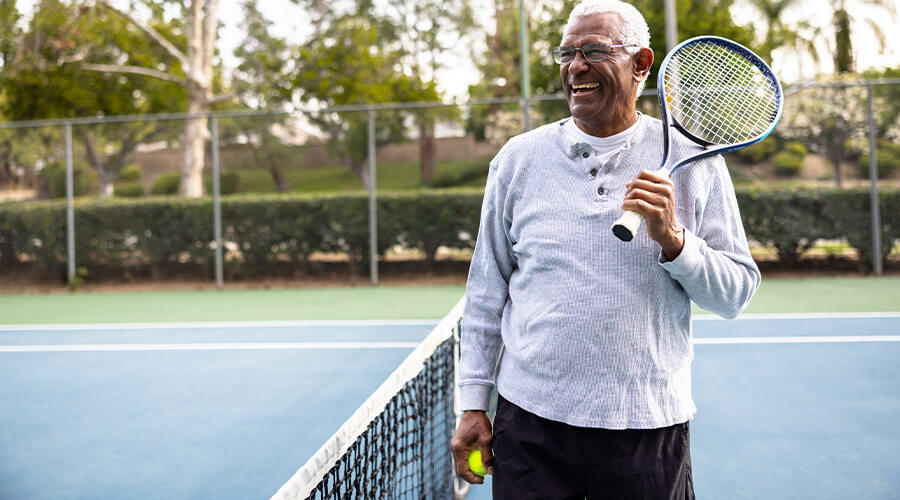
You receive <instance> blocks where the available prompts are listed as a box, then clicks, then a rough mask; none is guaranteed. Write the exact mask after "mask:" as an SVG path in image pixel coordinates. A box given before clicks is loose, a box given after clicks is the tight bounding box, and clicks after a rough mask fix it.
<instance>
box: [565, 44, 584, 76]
mask: <svg viewBox="0 0 900 500" xmlns="http://www.w3.org/2000/svg"><path fill="white" fill-rule="evenodd" d="M587 68H588V62H587V59H585V58H584V53H583V52H581V50H580V49H578V50H576V51H575V58H574V59H572V62H570V63H569V73H572V74H574V75H577V74H579V73H583V72H585V71H587Z"/></svg>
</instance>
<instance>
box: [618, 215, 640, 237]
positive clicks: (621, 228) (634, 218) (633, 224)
mask: <svg viewBox="0 0 900 500" xmlns="http://www.w3.org/2000/svg"><path fill="white" fill-rule="evenodd" d="M643 220H644V216H643V215H641V214H639V213H637V212H629V211H626V212H625V213H623V214H622V216H621V217H619V220H617V221H616V222H615V223H614V224H613V226H612V232H613V234H615V235H616V236H617V237H618V238H619V239H620V240H622V241H631V240H633V239H634V235H636V234H637V230H638V228H639V227H641V222H642V221H643Z"/></svg>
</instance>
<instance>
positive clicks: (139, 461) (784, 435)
mask: <svg viewBox="0 0 900 500" xmlns="http://www.w3.org/2000/svg"><path fill="white" fill-rule="evenodd" d="M433 323H434V322H428V321H425V322H392V321H381V322H355V321H350V322H334V321H323V322H259V323H185V324H128V325H126V324H122V325H93V326H91V325H86V326H81V325H76V326H69V327H66V326H53V325H49V326H29V327H16V326H5V327H2V330H0V380H2V383H0V429H2V431H0V498H3V499H55V498H66V499H72V498H91V499H106V498H122V497H129V498H160V499H162V498H165V499H173V498H179V499H182V498H184V499H188V498H242V499H249V498H261V499H264V498H269V497H270V496H271V495H272V494H273V493H275V491H277V489H278V488H279V487H280V486H281V485H282V483H284V482H285V481H286V480H287V479H288V478H290V477H291V475H292V474H293V473H294V471H295V470H296V469H297V467H299V466H300V465H302V464H303V463H304V462H305V461H306V460H307V459H308V458H309V457H310V456H311V455H312V454H313V453H314V452H315V451H316V450H317V449H318V448H319V447H320V446H321V444H322V443H323V442H324V441H325V440H326V439H327V438H328V437H329V436H330V435H331V434H332V433H333V432H335V431H336V430H337V429H338V428H339V427H340V426H341V424H342V423H343V421H344V420H345V419H347V418H348V417H349V416H350V415H351V414H352V413H353V412H354V410H355V409H356V408H357V407H358V406H359V405H360V404H361V403H362V402H363V401H364V400H365V399H366V398H367V396H368V395H369V394H370V393H371V392H372V391H373V390H374V389H376V388H377V387H378V386H379V385H380V384H381V382H382V381H383V380H384V379H385V377H387V375H388V374H390V373H391V372H392V371H393V369H394V368H395V367H396V366H397V365H398V364H400V363H401V361H402V360H403V359H404V358H405V356H406V355H407V354H408V353H409V352H410V351H411V350H412V349H413V347H414V346H415V345H417V343H418V342H419V341H420V340H421V339H423V338H424V337H425V336H426V335H427V333H428V332H429V330H430V329H431V326H432V325H433ZM694 336H695V340H696V347H695V360H694V367H693V374H694V382H693V384H694V397H695V400H696V402H697V406H698V408H699V412H698V413H697V415H696V419H695V420H694V421H693V422H692V441H693V443H692V452H693V462H694V480H695V489H696V492H697V494H698V496H699V497H700V498H748V499H749V498H754V499H755V498H896V492H897V491H900V456H898V453H897V451H896V450H897V449H900V431H898V429H897V427H898V425H897V424H898V423H900V390H898V389H897V386H896V380H898V379H900V364H898V363H897V362H896V360H897V359H898V358H900V314H896V313H879V314H835V315H822V314H817V315H808V316H803V315H801V316H785V315H769V316H765V315H758V316H746V317H744V318H743V319H739V320H734V321H724V320H717V319H711V318H709V317H703V316H701V317H699V318H698V319H697V320H696V321H695V323H694ZM469 498H472V499H479V498H490V493H489V489H488V488H486V487H473V488H472V489H471V492H470V495H469Z"/></svg>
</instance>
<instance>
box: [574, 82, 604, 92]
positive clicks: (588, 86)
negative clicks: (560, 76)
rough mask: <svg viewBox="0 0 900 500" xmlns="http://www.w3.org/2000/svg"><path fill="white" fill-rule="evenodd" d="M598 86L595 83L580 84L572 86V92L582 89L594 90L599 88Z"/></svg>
mask: <svg viewBox="0 0 900 500" xmlns="http://www.w3.org/2000/svg"><path fill="white" fill-rule="evenodd" d="M599 86H600V84H599V83H597V82H593V83H581V84H578V85H572V90H582V89H595V88H597V87H599Z"/></svg>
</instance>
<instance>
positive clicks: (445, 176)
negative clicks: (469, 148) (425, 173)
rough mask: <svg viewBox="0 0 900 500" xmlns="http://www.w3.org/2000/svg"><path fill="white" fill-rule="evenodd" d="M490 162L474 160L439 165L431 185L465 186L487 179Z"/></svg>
mask: <svg viewBox="0 0 900 500" xmlns="http://www.w3.org/2000/svg"><path fill="white" fill-rule="evenodd" d="M489 164H490V160H474V161H465V162H454V163H449V164H444V165H439V166H438V168H437V169H436V171H435V173H434V177H433V178H432V179H431V182H430V183H429V185H431V186H432V187H451V186H459V185H461V184H465V183H466V182H468V181H472V180H475V179H481V178H486V177H487V174H488V168H489Z"/></svg>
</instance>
